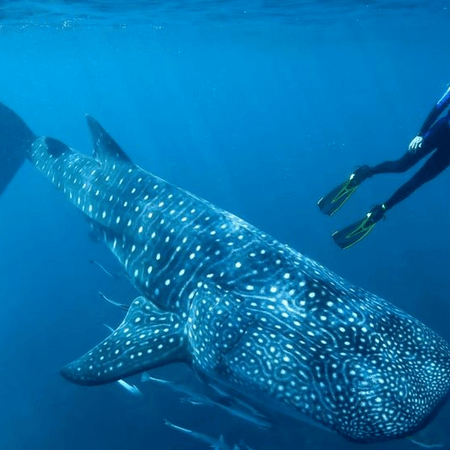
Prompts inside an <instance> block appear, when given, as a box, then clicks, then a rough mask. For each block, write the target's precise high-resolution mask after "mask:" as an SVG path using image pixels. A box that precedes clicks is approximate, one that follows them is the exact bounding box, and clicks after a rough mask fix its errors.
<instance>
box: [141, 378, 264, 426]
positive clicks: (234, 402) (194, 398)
mask: <svg viewBox="0 0 450 450" xmlns="http://www.w3.org/2000/svg"><path fill="white" fill-rule="evenodd" d="M141 381H142V382H147V381H152V382H154V383H158V384H162V385H164V386H167V387H169V388H170V389H172V390H173V391H175V392H178V393H181V394H186V395H188V398H187V399H184V401H185V402H188V403H190V404H191V405H194V406H217V407H218V408H220V409H222V410H223V411H226V412H227V413H228V414H231V415H232V416H235V417H237V418H239V419H243V420H245V421H247V422H250V423H252V424H253V425H256V426H257V427H259V428H265V429H267V428H270V427H271V426H272V424H271V423H270V422H269V421H268V420H267V419H266V418H264V417H263V416H262V415H261V414H260V413H259V412H258V411H257V410H256V409H255V408H252V407H251V406H249V405H247V404H246V403H244V402H241V401H240V400H239V399H237V398H234V397H230V396H227V395H224V394H221V396H220V397H219V398H217V399H211V398H210V397H208V396H206V395H204V394H201V393H199V392H196V391H194V390H193V389H191V388H189V387H188V386H186V385H183V384H181V383H175V382H172V381H168V380H162V379H160V378H155V377H152V376H150V375H149V374H148V373H147V372H144V373H143V374H142V377H141ZM219 392H220V391H219Z"/></svg>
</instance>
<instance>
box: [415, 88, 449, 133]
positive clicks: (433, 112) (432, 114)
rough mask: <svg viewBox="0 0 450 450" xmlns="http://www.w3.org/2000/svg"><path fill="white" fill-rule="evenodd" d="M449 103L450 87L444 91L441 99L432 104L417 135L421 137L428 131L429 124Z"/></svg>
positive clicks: (431, 123) (432, 122) (434, 120)
mask: <svg viewBox="0 0 450 450" xmlns="http://www.w3.org/2000/svg"><path fill="white" fill-rule="evenodd" d="M449 104H450V87H449V88H448V89H447V90H446V91H445V93H444V95H443V96H442V97H441V99H440V100H439V101H438V102H437V103H436V104H435V105H434V107H433V109H432V110H431V112H430V114H429V115H428V117H427V118H426V120H425V122H424V123H423V125H422V128H421V129H420V131H419V134H418V136H422V137H423V136H424V135H425V134H426V133H427V132H428V131H429V129H430V128H431V125H433V124H434V122H436V119H437V118H438V117H439V116H440V115H441V113H442V111H444V109H445V108H447V106H448V105H449Z"/></svg>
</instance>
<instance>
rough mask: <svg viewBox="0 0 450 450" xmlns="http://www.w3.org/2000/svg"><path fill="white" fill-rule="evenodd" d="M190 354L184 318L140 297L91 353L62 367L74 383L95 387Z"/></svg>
mask: <svg viewBox="0 0 450 450" xmlns="http://www.w3.org/2000/svg"><path fill="white" fill-rule="evenodd" d="M187 353H188V351H187V342H186V339H185V336H184V327H183V326H182V325H181V318H180V317H179V316H178V315H177V314H175V313H172V312H167V311H162V310H160V309H158V308H157V307H156V306H155V305H153V303H151V302H150V301H149V300H147V299H146V298H145V297H138V298H137V299H135V300H134V301H133V302H132V303H131V305H130V308H129V310H128V313H127V315H126V317H125V319H124V321H123V322H122V323H121V325H120V326H119V327H118V328H117V329H116V330H115V331H114V332H113V333H112V334H111V335H110V336H109V337H107V338H106V339H105V340H104V341H103V342H101V343H100V344H98V345H97V346H96V347H94V348H93V349H92V350H91V351H90V352H88V353H86V354H85V355H84V356H82V357H81V358H79V359H77V360H76V361H74V362H72V363H70V364H68V365H67V366H65V367H63V368H62V369H61V374H62V376H63V377H64V378H66V379H67V380H69V381H71V382H72V383H76V384H84V385H90V386H93V385H99V384H105V383H111V382H112V381H117V380H120V379H122V378H125V377H128V376H130V375H133V374H135V373H140V372H144V371H146V370H149V369H153V368H155V367H158V366H162V365H164V364H168V363H172V362H183V361H186V360H187V359H188V356H187Z"/></svg>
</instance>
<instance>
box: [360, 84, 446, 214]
mask: <svg viewBox="0 0 450 450" xmlns="http://www.w3.org/2000/svg"><path fill="white" fill-rule="evenodd" d="M449 105H450V88H448V89H447V91H446V92H445V94H444V95H443V96H442V98H441V99H440V100H439V101H438V102H437V103H436V105H435V106H434V108H433V109H432V110H431V112H430V114H429V115H428V117H427V119H426V120H425V122H424V124H423V125H422V128H421V129H420V132H419V134H418V136H422V137H423V141H422V146H421V147H420V148H418V149H417V151H416V152H415V153H412V152H410V151H408V152H407V153H405V154H404V155H403V156H402V157H401V158H400V159H397V160H396V161H386V162H383V163H381V164H378V165H377V166H373V167H370V168H368V171H367V178H368V177H370V176H372V175H376V174H379V173H401V172H406V171H407V170H408V169H410V168H411V167H412V166H413V165H415V164H416V163H417V162H418V161H419V160H421V159H422V158H424V157H425V156H427V155H429V154H430V153H431V152H433V150H434V153H433V154H432V155H431V156H430V158H429V159H428V160H427V162H426V163H425V164H424V165H423V167H422V168H421V169H420V170H419V171H418V172H417V173H416V174H415V175H414V176H413V177H412V178H411V179H410V180H409V181H407V182H406V183H405V184H403V185H402V186H400V188H399V189H397V191H396V192H395V193H394V194H393V195H392V197H391V198H390V199H389V200H387V201H386V202H385V203H384V207H385V210H388V209H391V208H392V207H393V206H395V205H396V204H397V203H399V202H401V201H402V200H404V199H405V198H406V197H408V196H409V195H411V194H412V193H413V192H414V191H415V190H416V189H418V188H419V187H420V186H422V185H423V184H424V183H426V182H428V181H430V180H432V179H433V178H435V177H436V176H437V175H439V174H440V173H441V172H442V171H444V170H445V169H446V168H447V167H448V166H450V110H449V111H448V112H447V114H446V116H445V117H443V118H442V119H440V120H438V121H436V120H437V119H438V117H439V116H440V115H441V114H442V112H443V111H444V110H445V109H446V108H447V107H448V106H449Z"/></svg>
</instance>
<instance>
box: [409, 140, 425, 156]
mask: <svg viewBox="0 0 450 450" xmlns="http://www.w3.org/2000/svg"><path fill="white" fill-rule="evenodd" d="M422 142H423V137H422V136H416V137H415V138H414V139H413V140H412V141H411V142H410V143H409V147H408V151H409V152H411V153H416V151H417V150H418V149H419V148H420V147H422Z"/></svg>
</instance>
